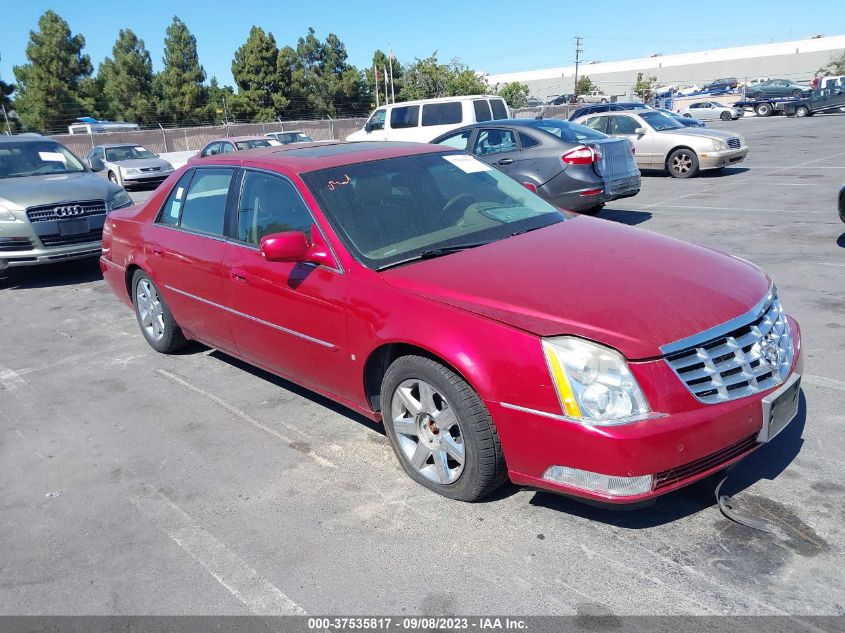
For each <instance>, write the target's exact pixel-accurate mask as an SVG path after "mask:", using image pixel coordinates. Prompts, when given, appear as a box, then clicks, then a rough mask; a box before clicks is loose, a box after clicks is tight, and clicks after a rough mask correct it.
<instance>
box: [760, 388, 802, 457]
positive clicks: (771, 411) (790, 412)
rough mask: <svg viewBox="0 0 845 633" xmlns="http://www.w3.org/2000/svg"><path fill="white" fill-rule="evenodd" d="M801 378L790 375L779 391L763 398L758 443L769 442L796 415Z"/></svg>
mask: <svg viewBox="0 0 845 633" xmlns="http://www.w3.org/2000/svg"><path fill="white" fill-rule="evenodd" d="M800 395H801V376H799V375H798V374H792V376H790V377H789V378H788V379H787V381H786V383H784V385H783V386H781V388H780V389H778V390H777V391H774V392H772V393H770V394H769V395H768V396H766V397H765V398H763V402H762V406H763V428H762V429H760V433H759V434H758V435H757V441H758V442H761V443H763V442H769V441H771V440H772V439H773V438H774V437H775V436H776V435H777V434H778V433H780V432H781V431H783V429H785V428H786V427H787V425H788V424H789V423H790V422H792V420H793V419H794V418H795V416H796V415H798V403H799V400H800Z"/></svg>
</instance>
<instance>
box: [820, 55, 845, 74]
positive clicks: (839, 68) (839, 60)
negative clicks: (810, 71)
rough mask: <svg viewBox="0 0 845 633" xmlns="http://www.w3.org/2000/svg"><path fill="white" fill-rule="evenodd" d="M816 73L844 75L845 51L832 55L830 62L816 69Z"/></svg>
mask: <svg viewBox="0 0 845 633" xmlns="http://www.w3.org/2000/svg"><path fill="white" fill-rule="evenodd" d="M816 74H817V75H822V76H824V75H845V53H842V54H841V55H839V57H834V58H833V59H831V60H830V63H829V64H828V65H827V66H824V67H823V68H819V69H818V70H817V71H816Z"/></svg>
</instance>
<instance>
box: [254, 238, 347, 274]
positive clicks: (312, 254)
mask: <svg viewBox="0 0 845 633" xmlns="http://www.w3.org/2000/svg"><path fill="white" fill-rule="evenodd" d="M261 254H262V255H263V256H264V259H266V260H267V261H268V262H294V263H308V264H318V265H324V266H331V267H334V266H336V265H337V264H336V263H335V261H334V257H333V256H332V255H331V253H330V252H329V250H328V248H326V247H324V246H322V245H320V244H311V243H310V242H309V241H308V238H307V237H306V236H305V233H303V232H302V231H285V232H284V233H272V234H270V235H265V236H264V237H262V238H261Z"/></svg>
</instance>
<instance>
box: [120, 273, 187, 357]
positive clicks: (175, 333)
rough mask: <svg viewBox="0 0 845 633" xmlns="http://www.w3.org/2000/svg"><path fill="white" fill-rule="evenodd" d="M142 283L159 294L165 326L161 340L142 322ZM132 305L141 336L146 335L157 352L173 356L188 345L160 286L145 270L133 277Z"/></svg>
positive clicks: (162, 320)
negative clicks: (139, 287)
mask: <svg viewBox="0 0 845 633" xmlns="http://www.w3.org/2000/svg"><path fill="white" fill-rule="evenodd" d="M142 282H145V283H148V284H149V285H150V287H151V288H152V289H153V290H154V291H155V292H156V294H157V299H158V302H159V304H160V311H161V323H162V325H163V333H162V336H161V337H160V338H157V337H155V336H153V335H151V334H150V333H149V332H148V331H147V327H145V325H144V323H143V322H142V317H141V308H140V307H139V303H140V299H139V294H138V286H139V285H140V284H141V283H142ZM132 305H133V306H135V318H136V319H137V320H138V327H140V328H141V334H143V335H144V338H145V339H146V340H147V343H149V345H150V347H152V348H153V349H154V350H155V351H157V352H160V353H162V354H172V353H173V352H176V351H178V350H180V349H182V348H183V347H185V345H187V343H188V340H187V339H186V338H185V335H184V334H182V330H181V329H180V328H179V325H178V324H177V323H176V320H175V319H174V318H173V315H172V314H171V313H170V308H168V307H167V303H165V301H164V297H162V296H161V293H160V292H159V289H158V286H156V285H155V283H154V282H153V280H152V279H150V276H149V275H148V274H147V273H145V272H144V271H143V270H136V271H135V274H134V275H133V276H132Z"/></svg>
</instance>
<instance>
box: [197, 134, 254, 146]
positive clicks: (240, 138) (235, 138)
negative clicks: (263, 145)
mask: <svg viewBox="0 0 845 633" xmlns="http://www.w3.org/2000/svg"><path fill="white" fill-rule="evenodd" d="M266 140H267V137H266V136H226V137H223V138H216V139H214V140H211V141H209V142H208V143H206V145H209V144H211V143H219V142H220V141H233V142H235V143H237V142H239V141H266Z"/></svg>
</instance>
